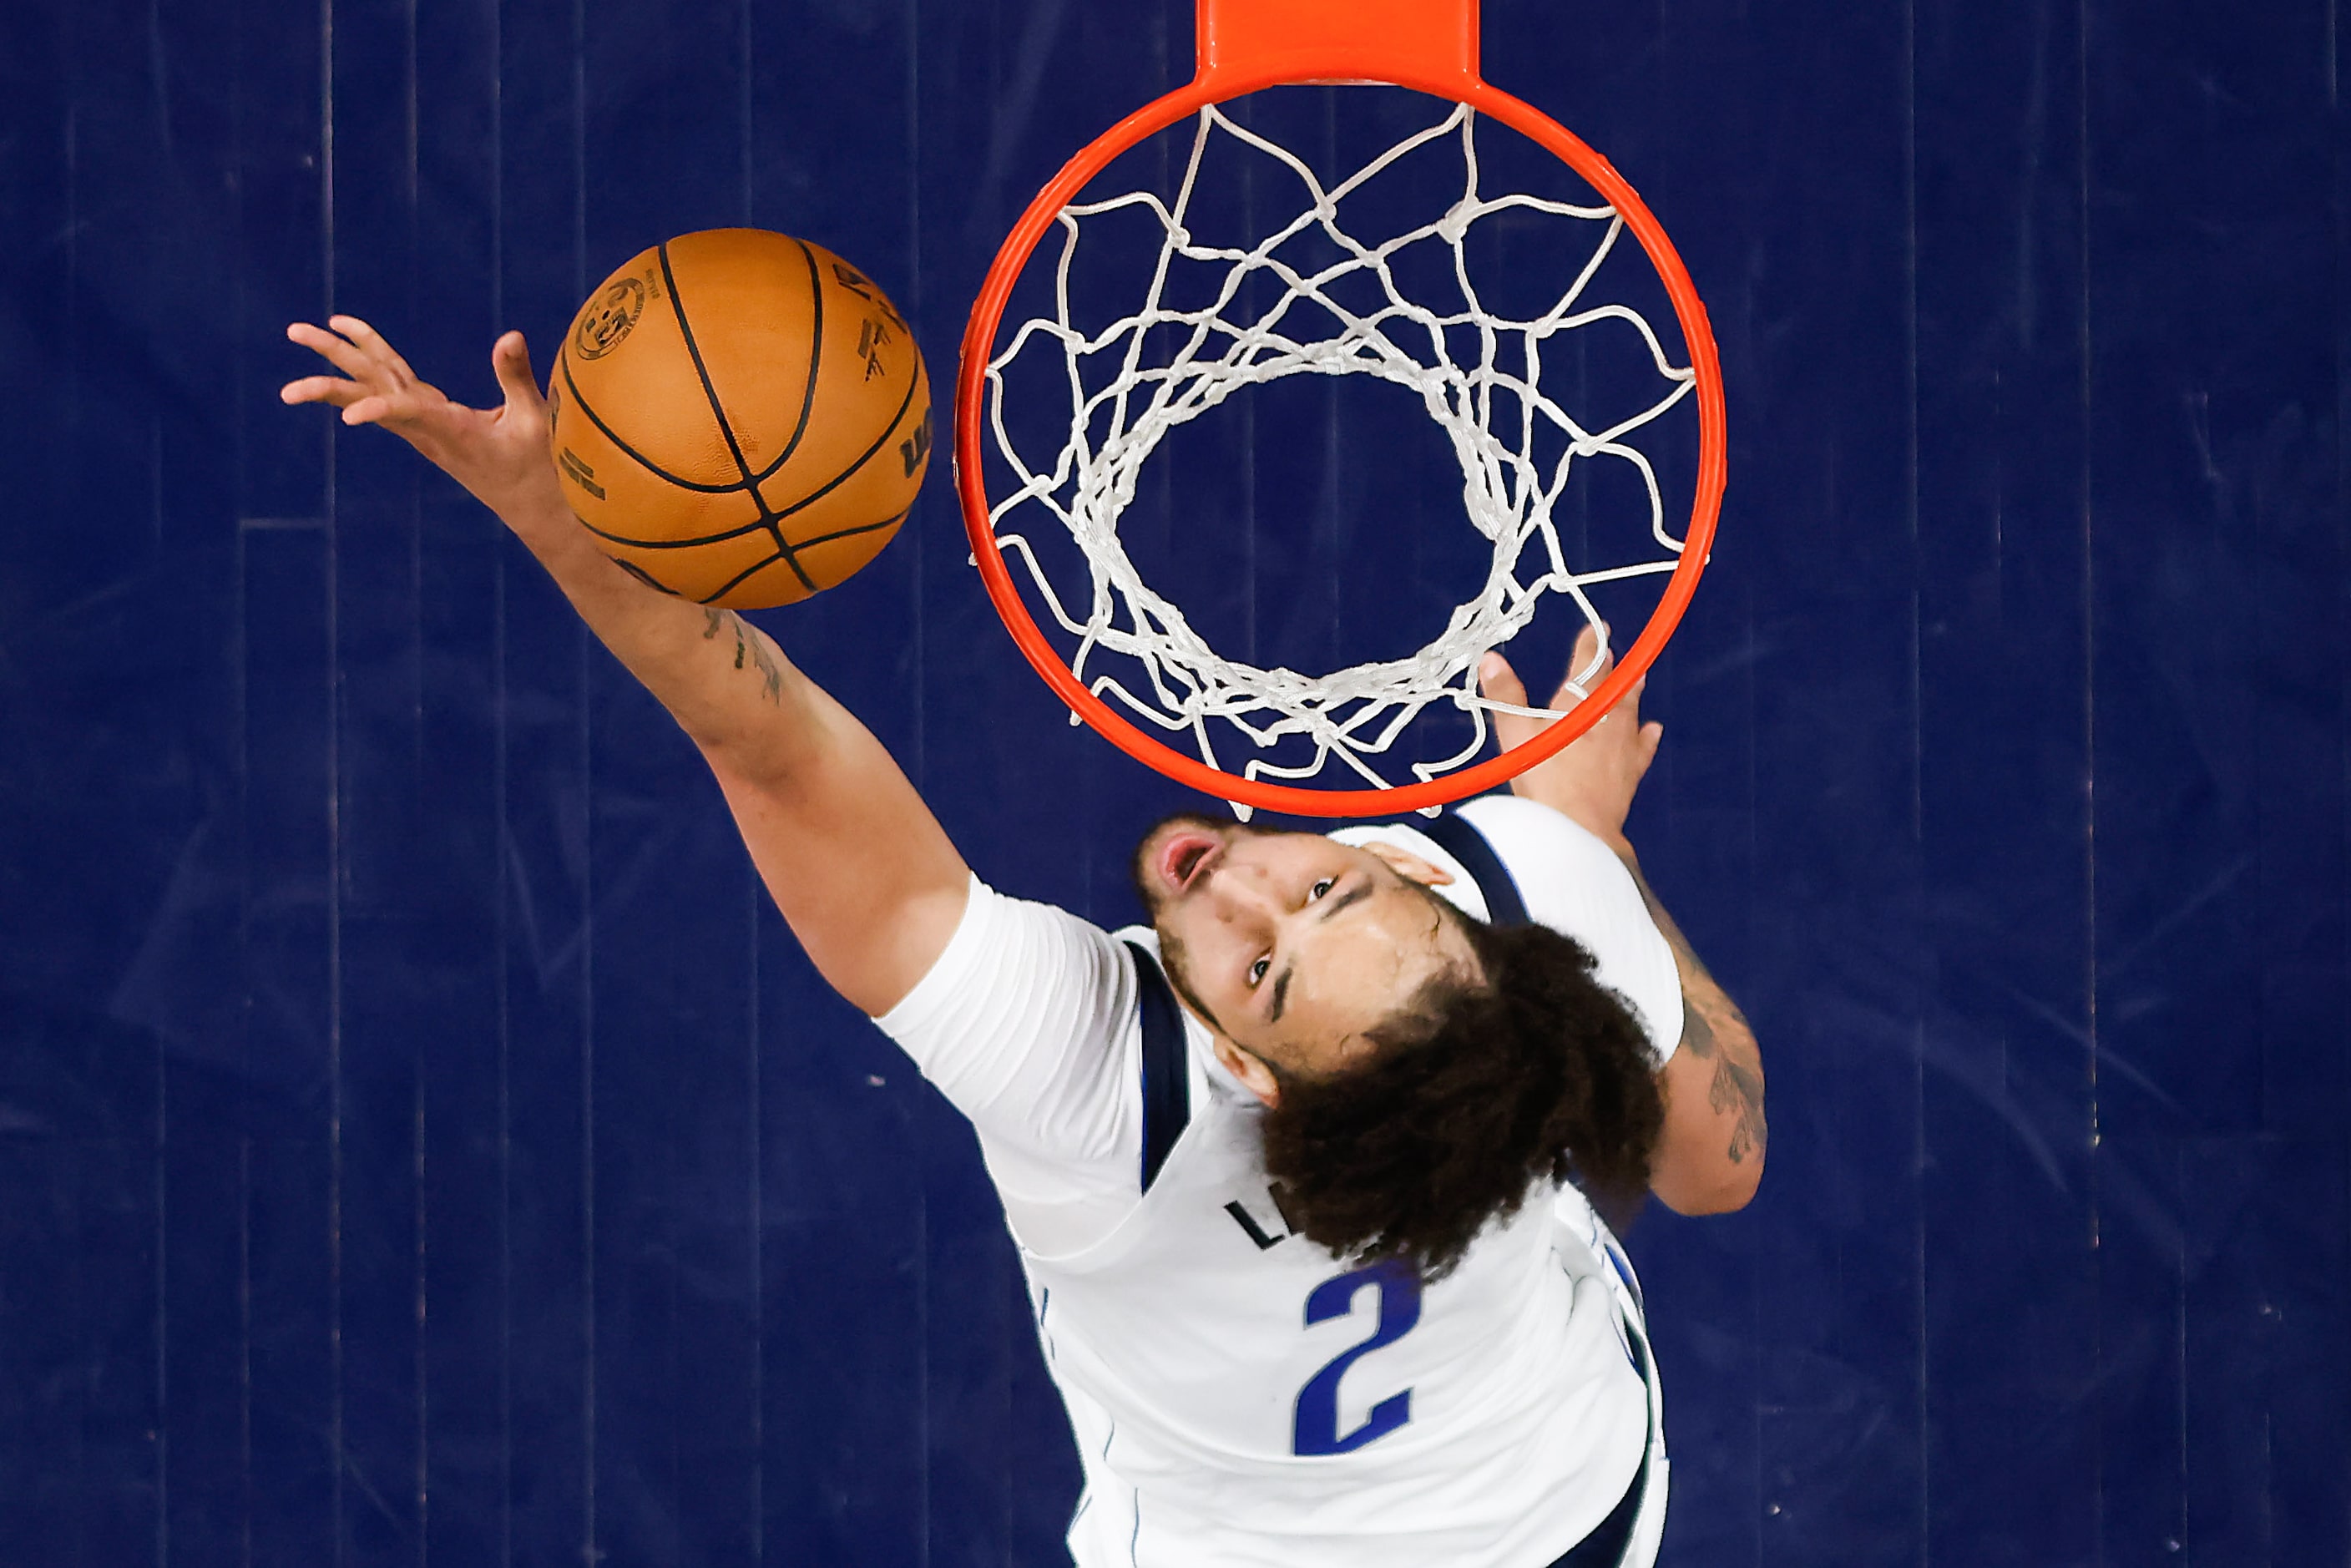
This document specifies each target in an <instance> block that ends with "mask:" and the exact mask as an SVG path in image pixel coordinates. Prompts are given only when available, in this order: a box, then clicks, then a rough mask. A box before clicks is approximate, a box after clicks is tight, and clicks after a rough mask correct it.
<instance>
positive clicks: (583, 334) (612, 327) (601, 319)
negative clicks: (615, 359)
mask: <svg viewBox="0 0 2351 1568" xmlns="http://www.w3.org/2000/svg"><path fill="white" fill-rule="evenodd" d="M644 308H645V286H644V285H643V283H640V282H639V281H638V280H637V279H635V278H633V277H617V278H614V279H613V280H612V283H611V287H607V288H606V289H605V290H604V292H603V293H602V294H601V296H599V297H598V298H597V300H596V302H595V303H594V304H593V305H591V306H590V307H589V308H587V309H586V310H584V311H582V312H581V313H580V329H579V330H578V331H576V332H574V333H572V334H571V347H572V349H573V350H575V351H576V352H578V354H579V355H580V358H581V359H583V360H601V359H602V358H603V357H604V356H605V355H606V354H609V353H611V351H612V350H614V349H617V348H619V347H620V346H621V340H622V339H623V338H625V337H627V336H628V335H629V329H630V328H632V327H633V326H635V325H636V324H637V316H638V314H639V312H641V311H643V309H644Z"/></svg>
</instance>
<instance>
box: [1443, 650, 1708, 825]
mask: <svg viewBox="0 0 2351 1568" xmlns="http://www.w3.org/2000/svg"><path fill="white" fill-rule="evenodd" d="M1599 650H1600V638H1599V633H1598V632H1596V631H1595V630H1594V629H1593V627H1592V626H1591V625H1590V624H1588V623H1587V624H1586V625H1585V626H1584V628H1583V632H1581V633H1580V634H1578V636H1577V637H1576V639H1575V653H1574V656H1573V659H1572V660H1570V662H1569V664H1568V668H1569V670H1570V671H1571V672H1573V671H1576V670H1583V669H1586V668H1589V667H1590V666H1591V664H1592V661H1593V655H1594V654H1596V653H1599ZM1615 662H1616V659H1615V655H1614V653H1610V654H1608V655H1607V656H1606V657H1604V658H1602V659H1601V661H1600V665H1599V668H1598V669H1596V670H1594V671H1593V674H1592V675H1591V676H1590V678H1589V679H1588V680H1587V681H1586V682H1585V685H1586V686H1587V687H1596V686H1598V685H1599V684H1600V683H1601V682H1602V681H1604V680H1605V679H1606V678H1607V676H1608V672H1609V670H1610V669H1612V668H1613V667H1614V664H1615ZM1646 685H1648V677H1647V676H1646V675H1643V676H1642V677H1641V678H1640V679H1639V680H1637V681H1635V682H1634V683H1633V685H1632V689H1631V690H1629V691H1627V692H1626V693H1625V695H1624V696H1623V697H1621V698H1620V699H1618V701H1617V704H1616V706H1614V707H1613V708H1611V709H1609V710H1608V712H1607V713H1606V714H1604V716H1602V717H1601V720H1600V722H1599V723H1598V724H1595V725H1593V727H1591V728H1590V729H1588V730H1586V731H1584V732H1583V734H1582V735H1580V736H1578V737H1575V739H1573V740H1572V741H1570V742H1569V743H1568V744H1567V745H1566V746H1564V747H1561V748H1560V749H1559V750H1558V751H1556V752H1554V753H1552V755H1551V756H1549V757H1547V758H1543V760H1541V762H1538V763H1536V764H1535V765H1534V766H1533V767H1532V768H1528V769H1527V770H1526V771H1525V772H1523V773H1521V774H1520V775H1519V776H1518V777H1517V778H1516V779H1512V780H1510V789H1511V791H1512V792H1513V793H1515V794H1519V795H1523V796H1525V797H1526V798H1527V799H1528V800H1539V801H1541V803H1542V804H1544V805H1546V806H1549V807H1550V808H1551V809H1552V810H1554V811H1557V812H1558V813H1560V815H1562V816H1563V817H1565V818H1567V819H1568V820H1569V821H1572V822H1574V823H1575V824H1576V825H1577V826H1579V827H1581V828H1583V829H1584V830H1585V831H1588V832H1590V833H1592V834H1593V836H1595V837H1597V838H1598V839H1599V840H1600V841H1602V842H1603V843H1605V844H1606V845H1607V846H1608V847H1609V848H1610V849H1612V850H1614V851H1615V852H1617V853H1618V854H1620V855H1622V854H1628V853H1630V852H1631V851H1632V845H1631V843H1630V842H1629V841H1627V840H1626V839H1625V817H1626V815H1627V814H1628V813H1630V812H1631V810H1632V809H1633V796H1634V795H1635V792H1637V791H1638V790H1639V789H1640V787H1641V780H1642V779H1643V778H1644V777H1646V775H1647V773H1648V771H1649V763H1650V762H1651V761H1652V760H1653V759H1654V758H1656V755H1657V742H1658V741H1659V740H1661V739H1662V738H1664V736H1665V733H1666V727H1665V726H1664V725H1662V724H1658V723H1656V722H1655V721H1652V722H1650V723H1648V724H1643V723H1642V722H1641V692H1642V689H1643V688H1644V687H1645V686H1646ZM1478 687H1479V691H1480V692H1482V693H1483V694H1484V695H1486V696H1487V697H1488V698H1489V700H1491V701H1494V702H1498V703H1509V704H1510V705H1511V706H1514V707H1528V706H1532V705H1531V704H1530V703H1529V702H1528V701H1527V689H1526V686H1525V685H1524V684H1522V683H1521V682H1520V679H1519V676H1518V673H1517V672H1516V671H1514V670H1512V669H1511V668H1510V661H1509V660H1508V659H1505V658H1503V657H1502V655H1501V654H1499V653H1488V654H1487V655H1486V656H1485V658H1484V659H1483V660H1481V661H1480V662H1479V665H1478ZM1581 701H1583V694H1582V693H1581V692H1579V691H1577V690H1576V689H1575V687H1574V686H1573V685H1570V684H1569V683H1568V682H1567V681H1564V680H1562V682H1561V683H1560V686H1559V690H1558V691H1557V692H1556V693H1555V694H1553V695H1552V699H1551V703H1550V706H1551V707H1552V709H1553V710H1555V711H1559V712H1564V711H1566V710H1567V709H1568V708H1571V707H1573V706H1575V704H1577V703H1579V702H1581ZM1557 722H1558V721H1557V720H1555V719H1542V718H1527V717H1524V716H1520V715H1518V714H1507V713H1498V714H1495V715H1494V716H1493V723H1494V739H1495V741H1496V743H1497V744H1499V746H1500V747H1502V749H1504V750H1506V751H1507V750H1509V749H1510V747H1515V746H1520V745H1522V744H1524V743H1525V742H1527V741H1530V740H1532V739H1533V738H1534V737H1536V736H1538V735H1541V733H1542V732H1543V731H1544V730H1546V729H1548V728H1550V727H1552V725H1553V724H1555V723H1557Z"/></svg>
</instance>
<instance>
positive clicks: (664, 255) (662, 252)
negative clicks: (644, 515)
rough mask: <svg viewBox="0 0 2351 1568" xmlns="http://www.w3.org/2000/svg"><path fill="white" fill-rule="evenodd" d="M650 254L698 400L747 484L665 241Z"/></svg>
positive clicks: (732, 432) (762, 507)
mask: <svg viewBox="0 0 2351 1568" xmlns="http://www.w3.org/2000/svg"><path fill="white" fill-rule="evenodd" d="M653 256H654V259H655V260H657V261H659V262H660V263H661V269H662V281H663V282H664V283H665V284H667V285H668V286H669V312H670V314H671V315H673V316H674V317H676V318H677V331H678V336H680V337H682V338H684V340H685V353H686V358H688V359H690V360H692V361H694V373H695V376H696V377H697V378H699V379H700V380H701V382H702V399H703V401H704V402H706V403H708V404H709V405H710V417H711V418H713V419H715V420H716V421H717V422H718V434H721V435H723V436H725V437H726V451H727V453H728V455H731V456H732V457H733V458H734V459H735V472H737V474H740V475H742V476H743V483H744V484H745V485H746V486H747V485H749V484H750V483H751V465H749V464H748V463H746V462H744V461H743V444H742V443H741V442H739V441H737V440H736V439H735V427H734V426H733V425H732V424H729V423H727V422H726V407H725V405H724V404H722V403H720V402H719V401H718V389H717V388H716V387H715V386H712V385H711V384H710V367H709V366H708V365H705V364H704V363H703V362H702V345H701V344H699V343H697V342H695V340H694V323H693V322H691V321H688V320H687V319H685V301H684V299H682V298H679V297H678V292H677V275H676V274H675V273H674V272H672V271H671V270H670V266H669V241H667V240H664V241H662V242H661V244H659V245H657V246H654V247H653ZM752 498H753V499H754V500H757V499H758V497H756V496H755V497H752ZM759 509H760V510H761V511H763V512H764V511H766V510H767V509H768V508H767V504H766V503H765V502H761V503H760V506H759Z"/></svg>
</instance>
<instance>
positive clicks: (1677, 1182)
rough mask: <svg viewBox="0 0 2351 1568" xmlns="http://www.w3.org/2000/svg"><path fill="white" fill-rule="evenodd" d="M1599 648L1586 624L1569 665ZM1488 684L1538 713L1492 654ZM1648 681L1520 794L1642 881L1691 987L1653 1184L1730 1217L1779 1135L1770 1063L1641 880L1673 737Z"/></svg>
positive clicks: (1501, 737) (1533, 730)
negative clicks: (1658, 714) (1654, 767)
mask: <svg viewBox="0 0 2351 1568" xmlns="http://www.w3.org/2000/svg"><path fill="white" fill-rule="evenodd" d="M1599 651H1600V643H1599V634H1598V633H1597V632H1595V631H1594V630H1593V628H1592V627H1591V626H1588V625H1587V626H1586V627H1584V629H1583V633H1582V634H1581V635H1580V636H1578V637H1577V638H1576V640H1575V654H1574V658H1573V663H1572V664H1570V665H1569V668H1570V669H1571V670H1583V669H1587V668H1591V666H1592V664H1593V657H1594V655H1595V654H1597V653H1599ZM1612 663H1613V661H1612V660H1608V659H1603V660H1601V662H1600V664H1599V667H1598V668H1597V669H1595V670H1593V674H1592V675H1591V677H1590V680H1591V684H1592V685H1598V683H1599V682H1600V681H1601V680H1602V679H1604V677H1605V676H1606V675H1607V674H1608V670H1609V666H1610V664H1612ZM1478 678H1479V689H1480V690H1482V691H1483V692H1484V693H1485V695H1487V696H1488V697H1489V698H1491V699H1492V700H1494V701H1496V702H1502V703H1510V704H1511V705H1513V706H1519V707H1524V706H1528V704H1527V694H1526V688H1525V686H1524V685H1521V684H1520V681H1519V677H1518V675H1517V674H1515V673H1513V672H1512V670H1511V669H1510V661H1509V660H1507V659H1505V658H1503V657H1502V656H1501V655H1500V654H1499V653H1489V654H1487V655H1486V657H1485V659H1484V660H1483V661H1482V662H1481V663H1480V664H1479V667H1478ZM1646 684H1647V681H1646V677H1644V678H1643V679H1642V680H1638V681H1635V682H1634V683H1633V685H1632V689H1631V690H1629V691H1627V692H1626V693H1625V695H1624V696H1623V697H1622V698H1621V699H1619V700H1618V702H1617V704H1616V706H1614V707H1613V708H1611V709H1609V710H1608V712H1607V713H1606V714H1605V715H1604V716H1602V717H1601V720H1600V722H1599V723H1597V724H1595V725H1593V727H1591V728H1590V729H1588V730H1586V731H1584V732H1583V734H1582V735H1580V736H1578V737H1575V739H1573V740H1572V741H1570V742H1569V743H1568V744H1567V745H1566V746H1564V747H1561V748H1560V750H1559V751H1558V752H1557V753H1556V754H1555V755H1553V756H1552V757H1549V758H1545V759H1544V760H1542V761H1541V762H1539V763H1537V764H1536V765H1535V766H1534V767H1532V768H1528V769H1527V770H1526V771H1525V772H1523V773H1521V774H1520V775H1519V776H1518V778H1516V779H1513V780H1511V783H1510V788H1511V789H1514V790H1516V791H1517V792H1518V793H1519V794H1520V795H1523V796H1525V797H1527V798H1528V799H1529V800H1539V801H1541V802H1542V803H1543V804H1544V805H1546V806H1549V807H1551V808H1552V810H1555V811H1558V812H1559V813H1560V814H1561V815H1562V816H1564V817H1566V818H1568V819H1569V820H1570V821H1573V822H1575V823H1576V824H1577V825H1578V826H1580V827H1582V828H1583V829H1585V830H1586V831H1589V832H1591V833H1593V835H1594V836H1596V837H1597V838H1599V839H1600V841H1602V842H1604V843H1605V844H1606V845H1607V846H1608V847H1609V848H1610V849H1612V850H1614V851H1615V852H1616V858H1617V859H1618V860H1620V861H1622V862H1624V864H1625V870H1626V871H1627V872H1630V873H1632V876H1633V885H1634V886H1635V887H1636V888H1637V889H1639V890H1640V894H1641V901H1642V903H1643V904H1646V906H1647V908H1648V911H1649V916H1650V918H1651V919H1652V920H1654V921H1655V922H1656V926H1657V930H1658V932H1659V934H1661V935H1662V936H1664V937H1665V939H1666V944H1667V946H1669V947H1671V948H1672V949H1673V954H1674V968H1675V970H1676V972H1677V974H1678V975H1679V977H1680V979H1681V986H1682V1039H1681V1049H1680V1050H1679V1051H1676V1052H1675V1053H1674V1055H1673V1057H1672V1059H1671V1060H1670V1061H1667V1063H1666V1066H1665V1070H1664V1071H1663V1072H1662V1073H1661V1074H1660V1075H1659V1076H1660V1085H1661V1087H1662V1088H1663V1089H1664V1090H1665V1095H1666V1124H1665V1127H1664V1129H1663V1131H1662V1132H1661V1133H1660V1134H1659V1136H1658V1140H1657V1146H1656V1150H1655V1151H1654V1152H1653V1154H1652V1155H1651V1157H1650V1166H1649V1186H1650V1190H1651V1191H1653V1192H1655V1193H1656V1195H1657V1197H1659V1198H1660V1199H1661V1200H1663V1201H1664V1203H1665V1204H1666V1206H1667V1207H1668V1208H1672V1209H1674V1210H1676V1211H1677V1212H1678V1213H1682V1214H1726V1213H1729V1212H1730V1211H1731V1210H1733V1209H1737V1208H1743V1207H1746V1205H1747V1203H1748V1202H1749V1200H1750V1199H1751V1198H1753V1197H1754V1196H1755V1192H1756V1187H1757V1185H1758V1184H1759V1183H1760V1182H1761V1180H1762V1176H1763V1152H1764V1146H1765V1144H1766V1142H1767V1141H1768V1139H1769V1136H1770V1134H1769V1132H1768V1130H1767V1124H1766V1123H1765V1120H1764V1114H1763V1059H1762V1055H1761V1052H1760V1051H1758V1049H1757V1047H1756V1043H1755V1034H1754V1031H1753V1030H1751V1029H1750V1028H1749V1027H1748V1023H1747V1019H1746V1015H1744V1014H1743V1013H1741V1012H1740V1010H1739V1007H1738V1004H1736V1003H1735V1002H1733V1001H1732V1000H1731V999H1730V998H1729V995H1727V994H1726V993H1725V992H1724V991H1723V989H1722V988H1721V986H1720V985H1719V984H1718V983H1716V981H1715V978H1714V977H1713V975H1711V974H1710V973H1708V970H1707V967H1706V966H1705V964H1703V963H1702V962H1700V961H1699V959H1698V954H1697V953H1696V952H1695V951H1694V950H1693V949H1692V948H1691V946H1690V945H1689V938H1688V937H1687V936H1683V935H1682V930H1681V927H1680V926H1678V925H1676V924H1675V923H1674V918H1673V916H1672V915H1668V914H1667V913H1666V908H1665V905H1664V904H1660V903H1659V902H1658V901H1657V895H1656V892H1655V891H1653V890H1652V889H1651V888H1650V886H1649V882H1648V879H1647V878H1646V877H1645V876H1644V875H1642V874H1641V862H1640V859H1639V857H1638V856H1636V855H1635V853H1634V852H1633V845H1632V841H1630V840H1629V839H1627V838H1626V837H1625V815H1626V813H1628V812H1629V811H1630V810H1632V808H1633V796H1634V794H1635V791H1637V790H1638V789H1640V787H1641V780H1642V779H1643V778H1644V777H1646V775H1647V773H1648V771H1649V764H1650V762H1651V761H1653V760H1654V759H1655V758H1656V755H1657V742H1658V741H1659V739H1661V738H1662V737H1664V735H1665V726H1663V725H1661V724H1657V723H1656V722H1655V721H1652V722H1650V723H1647V724H1643V723H1642V722H1641V688H1642V687H1643V686H1644V685H1646ZM1581 700H1582V697H1581V696H1580V695H1579V694H1578V693H1577V692H1576V690H1575V688H1574V687H1573V686H1571V685H1567V684H1565V683H1564V682H1562V684H1561V685H1560V689H1559V692H1558V695H1555V696H1553V697H1552V700H1551V706H1552V707H1553V708H1554V709H1560V710H1564V709H1565V708H1567V707H1568V706H1571V705H1572V704H1573V703H1576V702H1579V701H1581ZM1556 722H1558V721H1557V720H1555V719H1539V718H1522V717H1520V716H1517V715H1515V714H1496V715H1495V716H1494V732H1495V738H1496V739H1497V740H1498V741H1499V743H1500V744H1501V745H1503V746H1505V747H1510V746H1516V745H1518V744H1520V742H1522V741H1525V740H1530V739H1532V738H1533V737H1535V736H1537V735H1540V734H1541V733H1542V731H1543V729H1544V728H1545V727H1547V726H1549V725H1551V724H1554V723H1556Z"/></svg>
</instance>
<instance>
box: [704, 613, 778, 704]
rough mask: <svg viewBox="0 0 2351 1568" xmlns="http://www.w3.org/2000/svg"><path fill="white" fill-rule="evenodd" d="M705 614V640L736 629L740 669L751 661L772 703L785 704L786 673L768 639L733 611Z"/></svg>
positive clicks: (736, 665)
mask: <svg viewBox="0 0 2351 1568" xmlns="http://www.w3.org/2000/svg"><path fill="white" fill-rule="evenodd" d="M702 614H703V624H702V640H703V641H704V642H705V643H709V642H714V641H716V639H717V638H718V636H719V634H720V633H721V632H733V633H734V637H735V667H736V668H737V669H738V670H739V669H742V668H744V667H745V665H746V664H748V665H749V667H750V668H752V669H754V670H756V671H758V675H759V685H760V688H761V692H762V695H765V696H766V697H767V699H768V701H769V702H771V703H781V702H782V701H783V700H784V672H783V670H782V668H781V667H780V666H778V664H777V663H776V656H775V655H774V654H773V653H768V643H767V640H766V639H765V638H763V637H761V636H760V635H759V633H758V631H757V630H756V629H754V628H753V627H752V626H751V625H750V624H749V623H748V622H746V621H745V620H744V619H743V618H742V617H741V616H740V615H737V614H736V613H735V612H733V611H732V610H705V611H704V612H702Z"/></svg>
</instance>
